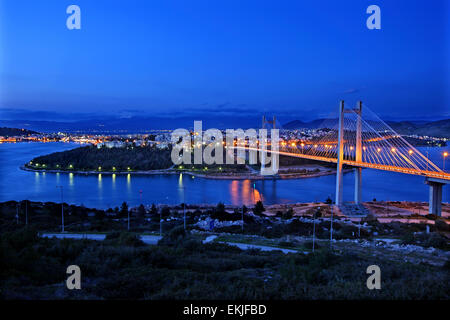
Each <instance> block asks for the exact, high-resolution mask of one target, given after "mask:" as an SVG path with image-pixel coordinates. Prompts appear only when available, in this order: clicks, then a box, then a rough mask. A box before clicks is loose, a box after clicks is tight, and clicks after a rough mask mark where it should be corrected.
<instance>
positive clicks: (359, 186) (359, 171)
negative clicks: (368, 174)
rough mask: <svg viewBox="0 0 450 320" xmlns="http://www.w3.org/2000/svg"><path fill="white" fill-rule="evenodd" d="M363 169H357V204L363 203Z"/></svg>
mask: <svg viewBox="0 0 450 320" xmlns="http://www.w3.org/2000/svg"><path fill="white" fill-rule="evenodd" d="M361 190H362V168H355V204H360V203H361V200H362V199H361Z"/></svg>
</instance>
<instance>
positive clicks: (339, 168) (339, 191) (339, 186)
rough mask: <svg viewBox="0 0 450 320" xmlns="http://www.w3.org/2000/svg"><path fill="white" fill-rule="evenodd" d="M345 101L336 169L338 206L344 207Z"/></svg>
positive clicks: (340, 107) (340, 110) (342, 104)
mask: <svg viewBox="0 0 450 320" xmlns="http://www.w3.org/2000/svg"><path fill="white" fill-rule="evenodd" d="M343 138H344V100H341V102H340V103H339V131H338V149H337V167H336V205H337V206H340V205H342V178H343V176H342V164H343V162H344V141H343V140H344V139H343Z"/></svg>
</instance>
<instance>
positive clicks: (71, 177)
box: [69, 172, 73, 187]
mask: <svg viewBox="0 0 450 320" xmlns="http://www.w3.org/2000/svg"><path fill="white" fill-rule="evenodd" d="M69 186H71V187H72V186H73V173H72V172H71V173H69Z"/></svg>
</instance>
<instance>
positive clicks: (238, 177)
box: [20, 165, 353, 180]
mask: <svg viewBox="0 0 450 320" xmlns="http://www.w3.org/2000/svg"><path fill="white" fill-rule="evenodd" d="M20 169H21V170H24V171H30V172H42V173H65V174H70V173H72V174H78V175H85V176H88V175H89V176H93V175H99V174H105V175H113V174H116V175H128V174H129V175H138V176H139V175H140V176H146V175H150V176H151V175H173V174H187V175H190V176H193V177H196V178H204V179H215V180H281V179H307V178H316V177H321V176H327V175H334V174H336V171H333V170H327V171H320V172H315V173H311V174H301V173H287V174H277V175H275V176H262V175H257V174H251V173H245V174H241V175H217V174H201V173H195V172H191V171H179V170H178V171H173V170H172V169H161V170H148V171H130V172H128V171H117V172H113V171H102V172H98V171H92V170H90V171H80V170H73V171H66V170H56V169H32V168H28V167H26V166H24V165H22V166H20ZM352 170H353V169H351V168H350V169H344V170H343V172H344V173H348V172H350V171H352Z"/></svg>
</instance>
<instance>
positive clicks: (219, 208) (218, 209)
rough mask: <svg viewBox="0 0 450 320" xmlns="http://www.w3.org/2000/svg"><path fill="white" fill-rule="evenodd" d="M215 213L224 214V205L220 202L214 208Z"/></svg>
mask: <svg viewBox="0 0 450 320" xmlns="http://www.w3.org/2000/svg"><path fill="white" fill-rule="evenodd" d="M216 212H217V213H225V205H224V204H223V203H222V202H219V203H218V204H217V206H216Z"/></svg>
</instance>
